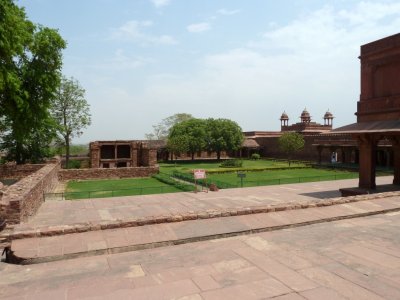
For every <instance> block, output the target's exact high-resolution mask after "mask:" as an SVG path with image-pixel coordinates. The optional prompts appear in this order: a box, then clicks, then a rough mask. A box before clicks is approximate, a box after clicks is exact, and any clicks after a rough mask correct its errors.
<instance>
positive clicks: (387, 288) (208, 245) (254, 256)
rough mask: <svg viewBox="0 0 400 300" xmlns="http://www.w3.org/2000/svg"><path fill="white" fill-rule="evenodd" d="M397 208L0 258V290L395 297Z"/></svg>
mask: <svg viewBox="0 0 400 300" xmlns="http://www.w3.org/2000/svg"><path fill="white" fill-rule="evenodd" d="M399 229H400V213H399V212H395V213H388V214H382V215H376V216H371V217H365V218H357V219H351V220H342V221H337V222H332V223H323V224H318V225H311V226H305V227H299V228H293V229H285V230H281V231H274V232H267V233H261V234H254V235H246V236H241V237H234V238H227V239H217V240H212V241H206V242H197V243H192V244H186V245H180V246H173V247H167V248H159V249H150V250H143V251H136V252H130V253H123V254H114V255H103V256H95V257H88V258H79V259H75V260H68V261H59V262H53V263H44V264H38V265H29V266H20V265H8V264H4V263H2V264H0V298H1V299H269V298H273V297H275V298H274V299H280V300H282V299H286V300H288V299H368V300H370V299H400V236H399V234H398V232H399Z"/></svg>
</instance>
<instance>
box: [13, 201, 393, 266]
mask: <svg viewBox="0 0 400 300" xmlns="http://www.w3.org/2000/svg"><path fill="white" fill-rule="evenodd" d="M399 211H400V197H391V198H388V197H387V198H382V199H374V200H365V201H360V202H352V203H345V204H338V205H331V206H321V207H314V208H308V209H301V210H285V211H279V212H271V213H258V214H252V215H238V216H230V217H225V218H213V219H197V220H188V221H182V222H174V223H161V224H153V225H152V226H143V227H128V228H117V229H107V230H97V231H88V232H80V233H72V234H65V235H59V236H49V237H35V238H25V239H19V240H13V241H12V244H11V250H12V251H11V253H10V255H9V257H8V259H9V260H10V262H13V263H19V264H35V263H42V262H50V261H57V260H63V259H72V258H77V257H82V256H92V255H102V254H112V253H121V252H128V251H135V250H142V249H148V248H156V247H165V246H172V245H178V244H184V243H193V242H197V241H203V240H210V239H219V238H225V237H231V236H237V235H244V234H252V233H257V232H264V231H272V230H279V229H284V228H289V227H297V226H305V225H311V224H317V223H321V222H331V221H336V220H342V219H349V218H357V217H363V216H370V215H374V214H381V213H389V212H396V213H397V212H399Z"/></svg>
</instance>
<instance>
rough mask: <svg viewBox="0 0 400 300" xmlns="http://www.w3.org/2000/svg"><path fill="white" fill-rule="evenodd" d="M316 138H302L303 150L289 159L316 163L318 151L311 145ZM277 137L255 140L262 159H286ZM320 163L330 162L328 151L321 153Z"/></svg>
mask: <svg viewBox="0 0 400 300" xmlns="http://www.w3.org/2000/svg"><path fill="white" fill-rule="evenodd" d="M315 139H316V136H304V149H303V150H301V151H298V152H296V153H294V154H293V155H292V157H291V159H297V160H309V161H315V162H317V161H318V159H319V156H318V150H317V148H316V147H315V146H313V144H314V143H315ZM278 140H279V137H260V138H256V141H257V143H258V144H259V145H260V146H262V149H263V151H262V155H263V156H264V157H274V158H287V156H286V153H284V152H282V151H281V150H280V149H279V144H278ZM321 154H322V161H323V162H330V158H331V154H332V152H331V151H329V149H324V150H323V151H322V153H321Z"/></svg>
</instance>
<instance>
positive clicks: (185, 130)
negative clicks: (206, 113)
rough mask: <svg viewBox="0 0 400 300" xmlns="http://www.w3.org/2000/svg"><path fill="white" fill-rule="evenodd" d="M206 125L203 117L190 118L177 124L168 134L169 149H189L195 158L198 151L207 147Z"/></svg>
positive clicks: (175, 150)
mask: <svg viewBox="0 0 400 300" xmlns="http://www.w3.org/2000/svg"><path fill="white" fill-rule="evenodd" d="M205 125H206V124H205V122H204V120H201V119H189V120H186V121H183V122H180V123H178V124H175V125H174V126H173V127H172V128H171V131H170V134H169V136H168V142H167V147H168V149H169V150H170V151H172V152H185V151H189V152H190V153H191V155H192V160H193V159H194V154H195V153H196V152H197V151H202V150H203V149H205V138H206V126H205Z"/></svg>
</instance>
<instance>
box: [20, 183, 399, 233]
mask: <svg viewBox="0 0 400 300" xmlns="http://www.w3.org/2000/svg"><path fill="white" fill-rule="evenodd" d="M392 181H393V176H387V177H378V178H377V184H379V185H383V184H390V183H392ZM357 184H358V179H349V180H337V181H323V182H310V183H301V184H286V185H278V186H263V187H254V188H241V189H240V188H237V189H226V190H220V191H218V192H208V193H204V192H201V193H173V194H160V195H145V196H127V197H115V198H101V199H86V200H80V201H47V202H45V203H43V205H42V206H41V207H40V209H39V211H38V213H37V214H36V215H35V216H34V217H33V218H31V219H30V220H29V221H28V222H27V223H24V224H21V225H18V226H17V227H16V231H31V230H38V229H40V228H47V227H51V226H60V225H74V224H103V223H109V222H114V221H119V222H121V221H124V220H131V219H132V218H146V217H152V216H165V215H176V214H183V213H198V212H203V211H209V210H226V209H235V208H243V207H256V206H265V205H276V204H283V203H286V204H288V203H305V202H319V201H321V200H323V199H327V198H333V197H339V196H340V193H339V188H347V187H355V186H357Z"/></svg>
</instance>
